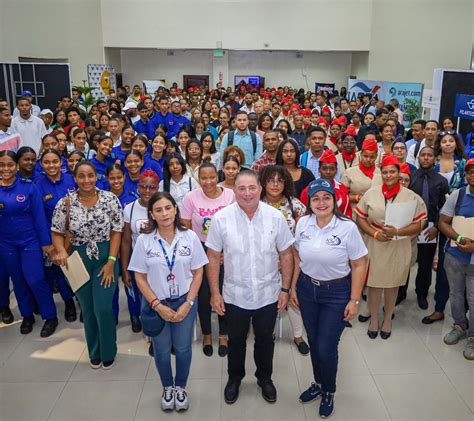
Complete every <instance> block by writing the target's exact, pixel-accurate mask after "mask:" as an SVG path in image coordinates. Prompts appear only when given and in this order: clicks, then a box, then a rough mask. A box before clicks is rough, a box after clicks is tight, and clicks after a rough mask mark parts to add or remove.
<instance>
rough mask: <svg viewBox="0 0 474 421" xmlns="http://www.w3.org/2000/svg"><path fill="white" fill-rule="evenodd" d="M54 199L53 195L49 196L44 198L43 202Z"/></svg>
mask: <svg viewBox="0 0 474 421" xmlns="http://www.w3.org/2000/svg"><path fill="white" fill-rule="evenodd" d="M52 198H53V195H52V194H47V195H46V196H44V197H43V200H44V201H45V202H47V201H48V200H51V199H52Z"/></svg>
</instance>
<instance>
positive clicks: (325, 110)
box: [321, 105, 331, 113]
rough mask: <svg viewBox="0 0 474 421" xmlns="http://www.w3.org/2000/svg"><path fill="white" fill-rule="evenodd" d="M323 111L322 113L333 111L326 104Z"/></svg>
mask: <svg viewBox="0 0 474 421" xmlns="http://www.w3.org/2000/svg"><path fill="white" fill-rule="evenodd" d="M321 112H322V113H331V109H330V108H329V107H328V106H327V105H325V106H324V107H323V109H322V110H321Z"/></svg>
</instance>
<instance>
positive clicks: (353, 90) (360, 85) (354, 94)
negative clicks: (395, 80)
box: [349, 82, 381, 101]
mask: <svg viewBox="0 0 474 421" xmlns="http://www.w3.org/2000/svg"><path fill="white" fill-rule="evenodd" d="M380 89H381V86H380V85H374V86H373V87H372V88H371V87H370V86H368V85H367V84H365V83H364V82H356V83H354V85H352V86H351V87H350V88H349V91H350V92H349V94H350V98H349V100H350V101H354V100H355V99H356V98H358V97H359V96H362V95H363V94H370V95H372V96H374V95H375V94H376V93H377V92H379V90H380Z"/></svg>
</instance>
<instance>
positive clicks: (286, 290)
mask: <svg viewBox="0 0 474 421" xmlns="http://www.w3.org/2000/svg"><path fill="white" fill-rule="evenodd" d="M281 292H286V293H287V294H289V293H290V289H289V288H282V289H281Z"/></svg>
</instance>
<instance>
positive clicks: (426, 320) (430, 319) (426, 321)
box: [421, 311, 444, 325]
mask: <svg viewBox="0 0 474 421" xmlns="http://www.w3.org/2000/svg"><path fill="white" fill-rule="evenodd" d="M435 313H436V311H435V312H434V313H431V314H430V315H429V316H426V317H423V319H421V323H423V324H424V325H431V324H433V323H435V322H441V321H443V320H444V313H441V317H438V318H437V319H434V318H433V314H435Z"/></svg>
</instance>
